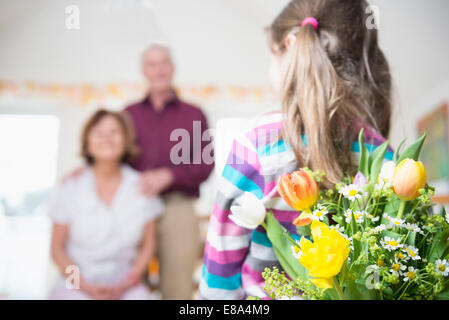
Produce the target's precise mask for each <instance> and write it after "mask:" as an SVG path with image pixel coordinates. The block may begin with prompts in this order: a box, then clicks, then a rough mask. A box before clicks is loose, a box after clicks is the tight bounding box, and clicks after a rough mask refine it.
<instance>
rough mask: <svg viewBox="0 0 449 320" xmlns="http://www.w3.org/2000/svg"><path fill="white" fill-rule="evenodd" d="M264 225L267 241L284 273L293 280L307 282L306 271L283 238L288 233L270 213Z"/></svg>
mask: <svg viewBox="0 0 449 320" xmlns="http://www.w3.org/2000/svg"><path fill="white" fill-rule="evenodd" d="M266 223H267V236H268V239H270V241H271V244H272V245H273V250H274V253H275V254H276V256H277V258H278V260H279V263H280V264H281V266H282V268H283V269H284V271H285V272H286V273H287V274H288V275H289V276H290V278H291V279H293V280H296V279H298V277H300V278H301V279H302V280H304V281H306V280H308V272H307V269H306V268H304V267H303V266H302V264H301V263H299V261H298V260H297V259H296V258H295V257H294V256H293V254H292V250H291V247H292V245H293V244H292V243H291V242H290V241H289V240H288V239H287V238H286V237H285V233H286V232H288V231H287V230H286V229H285V228H284V227H283V226H282V225H281V224H280V223H279V222H278V221H277V220H276V218H275V217H274V215H273V213H272V212H269V213H268V214H267V217H266Z"/></svg>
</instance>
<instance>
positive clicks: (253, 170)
mask: <svg viewBox="0 0 449 320" xmlns="http://www.w3.org/2000/svg"><path fill="white" fill-rule="evenodd" d="M264 188H265V183H264V177H263V175H262V173H261V166H260V163H259V161H258V157H257V152H256V150H255V148H254V147H253V145H252V144H251V143H250V142H249V140H247V139H243V140H241V141H239V140H235V141H234V143H233V146H232V151H231V153H230V155H229V157H228V159H227V162H226V165H225V167H224V169H223V173H222V175H221V177H220V179H219V181H218V190H217V197H216V202H215V206H214V209H213V213H212V215H211V217H210V224H209V230H208V235H207V241H206V246H205V250H204V258H203V266H202V278H201V283H200V298H201V299H214V300H231V299H244V298H245V297H246V295H245V291H244V288H243V287H242V266H243V264H244V261H245V258H246V257H247V254H248V251H249V247H250V243H251V230H248V229H245V228H242V227H239V226H237V225H236V224H234V222H232V221H231V220H230V219H229V214H230V213H231V212H230V207H231V206H232V205H234V204H236V203H238V201H239V197H240V196H241V195H243V193H244V192H251V193H253V194H254V195H256V196H257V197H258V198H259V199H262V197H263V195H264Z"/></svg>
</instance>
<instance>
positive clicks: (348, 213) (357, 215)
mask: <svg viewBox="0 0 449 320" xmlns="http://www.w3.org/2000/svg"><path fill="white" fill-rule="evenodd" d="M364 213H365V212H364V211H352V210H351V209H347V210H346V211H345V213H344V215H345V217H346V219H345V221H346V223H350V222H351V221H352V217H353V216H354V219H355V222H357V223H362V222H363V217H364V215H365V214H364Z"/></svg>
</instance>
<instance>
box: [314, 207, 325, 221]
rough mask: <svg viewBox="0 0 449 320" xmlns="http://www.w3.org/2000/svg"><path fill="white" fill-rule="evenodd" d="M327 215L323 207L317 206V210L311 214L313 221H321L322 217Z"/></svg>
mask: <svg viewBox="0 0 449 320" xmlns="http://www.w3.org/2000/svg"><path fill="white" fill-rule="evenodd" d="M326 214H327V208H326V207H325V206H318V209H316V210H314V211H313V212H312V215H313V219H314V220H319V221H323V219H324V217H325V216H326Z"/></svg>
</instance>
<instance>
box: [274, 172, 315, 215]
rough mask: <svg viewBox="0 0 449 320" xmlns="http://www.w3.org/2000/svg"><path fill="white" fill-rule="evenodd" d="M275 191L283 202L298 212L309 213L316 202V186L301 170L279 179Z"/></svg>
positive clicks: (306, 173) (311, 178) (313, 180)
mask: <svg viewBox="0 0 449 320" xmlns="http://www.w3.org/2000/svg"><path fill="white" fill-rule="evenodd" d="M277 189H278V192H279V194H280V195H281V197H282V198H283V199H284V200H285V202H287V203H288V205H289V206H290V207H292V208H293V209H295V210H298V211H309V210H310V207H312V206H313V205H315V204H316V202H317V201H318V184H317V183H316V181H315V179H314V178H313V177H312V175H311V174H310V173H308V172H307V171H305V170H303V169H300V170H299V171H295V172H292V173H287V174H286V175H284V176H282V177H280V178H279V180H278V188H277Z"/></svg>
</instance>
